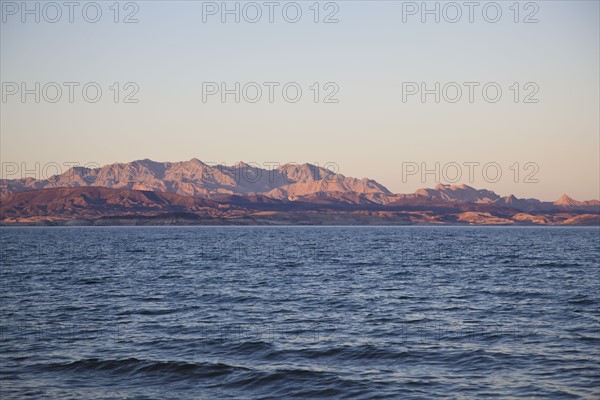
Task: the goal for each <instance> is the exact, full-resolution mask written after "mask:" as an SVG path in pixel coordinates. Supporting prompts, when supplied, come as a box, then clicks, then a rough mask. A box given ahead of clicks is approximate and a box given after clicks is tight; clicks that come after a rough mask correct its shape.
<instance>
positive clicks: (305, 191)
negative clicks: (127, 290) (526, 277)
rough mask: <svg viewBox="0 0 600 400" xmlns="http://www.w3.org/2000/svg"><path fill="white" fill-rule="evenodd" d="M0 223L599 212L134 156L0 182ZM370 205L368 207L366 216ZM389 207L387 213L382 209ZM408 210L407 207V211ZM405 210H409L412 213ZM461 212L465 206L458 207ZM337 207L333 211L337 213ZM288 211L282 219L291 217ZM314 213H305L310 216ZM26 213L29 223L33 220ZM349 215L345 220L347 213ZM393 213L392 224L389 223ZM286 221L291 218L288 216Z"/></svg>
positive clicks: (446, 188)
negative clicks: (180, 216) (179, 216)
mask: <svg viewBox="0 0 600 400" xmlns="http://www.w3.org/2000/svg"><path fill="white" fill-rule="evenodd" d="M0 200H1V205H0V221H2V223H13V222H16V221H18V220H23V221H27V220H28V219H33V220H36V221H38V220H41V219H44V218H46V219H50V220H52V219H54V220H69V219H71V220H73V219H85V220H89V219H94V218H104V217H107V216H115V215H116V216H118V215H122V216H123V215H127V216H129V217H131V216H132V215H133V216H143V215H145V216H156V215H163V214H165V213H188V214H189V215H192V214H193V215H194V216H195V218H196V217H197V218H204V219H213V220H225V219H229V218H234V219H235V218H239V217H244V218H249V217H248V216H251V215H254V214H256V213H257V212H261V213H263V214H261V215H262V217H261V218H263V217H264V215H266V214H264V213H269V212H270V213H277V216H276V217H275V216H273V215H275V214H271V219H270V221H271V222H272V221H274V220H275V219H277V218H279V219H281V218H282V216H283V214H285V213H287V214H288V215H287V216H286V218H284V219H285V220H286V221H288V222H289V221H290V218H291V214H290V213H296V214H294V218H295V217H297V216H298V215H297V213H301V214H302V213H304V214H306V213H309V212H310V213H313V214H314V213H319V214H320V216H321V217H322V219H323V221H324V223H327V218H326V217H325V216H326V215H330V219H331V220H332V221H333V220H334V219H333V217H331V215H333V214H336V217H335V220H344V218H346V220H348V213H354V214H353V217H354V216H356V215H361V217H360V218H359V223H360V221H362V220H364V219H367V220H369V221H376V222H382V221H387V222H389V223H477V224H479V223H500V224H512V223H518V224H561V223H566V222H565V221H571V222H570V223H575V224H589V223H590V221H592V223H593V221H594V218H588V217H585V218H584V217H581V215H586V214H589V215H592V216H593V215H597V214H600V202H599V201H598V200H589V201H576V200H573V199H572V198H570V197H568V196H567V195H563V196H562V197H561V198H560V199H558V200H557V201H555V202H542V201H540V200H538V199H519V198H517V197H515V196H513V195H510V196H505V197H501V196H499V195H498V194H496V193H494V192H492V191H490V190H486V189H476V188H473V187H470V186H468V185H443V184H439V185H437V186H436V187H435V188H426V189H419V190H417V191H416V192H415V193H411V194H394V193H392V192H390V191H389V190H388V189H387V188H386V187H384V186H383V185H381V184H380V183H378V182H376V181H375V180H372V179H367V178H363V179H357V178H351V177H346V176H344V175H341V174H337V173H334V172H332V171H330V170H328V169H326V168H322V167H318V166H315V165H311V164H302V165H298V164H286V165H282V166H278V167H277V168H273V169H264V168H259V167H257V166H252V165H250V164H246V163H243V162H240V163H238V164H236V165H234V166H225V165H217V166H215V165H208V164H205V163H203V162H202V161H200V160H197V159H192V160H190V161H185V162H175V163H171V162H155V161H151V160H147V159H146V160H139V161H133V162H131V163H125V164H110V165H105V166H103V167H100V168H83V167H74V168H71V169H69V170H68V171H66V172H65V173H63V174H61V175H56V176H53V177H51V178H49V179H45V180H35V179H31V178H26V179H13V180H7V179H4V180H0ZM369 213H371V214H369ZM390 213H392V214H390ZM407 213H408V214H407ZM411 213H412V214H411ZM462 213H466V214H464V215H461V214H462ZM342 214H343V215H345V216H344V217H341V216H340V215H342ZM305 217H306V215H305ZM294 218H291V221H293V220H294ZM311 218H313V219H314V215H311ZM33 220H32V221H33ZM350 220H352V219H350ZM394 221H395V222H394ZM292 223H293V222H292Z"/></svg>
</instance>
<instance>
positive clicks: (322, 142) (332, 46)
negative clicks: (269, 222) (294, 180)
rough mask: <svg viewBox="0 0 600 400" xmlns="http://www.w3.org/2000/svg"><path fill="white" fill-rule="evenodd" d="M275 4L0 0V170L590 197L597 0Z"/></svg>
mask: <svg viewBox="0 0 600 400" xmlns="http://www.w3.org/2000/svg"><path fill="white" fill-rule="evenodd" d="M249 3H250V4H249ZM275 3H276V5H275V6H273V8H272V9H270V8H269V7H270V6H267V5H265V4H266V3H265V2H264V1H258V2H235V1H229V2H227V4H226V5H225V7H227V8H228V10H235V7H238V10H239V14H238V17H239V22H236V21H235V18H236V14H235V12H234V13H230V14H227V13H222V11H223V6H224V3H222V2H221V1H219V2H202V1H169V2H167V1H138V2H120V3H117V6H115V2H114V1H98V2H78V3H77V4H78V5H77V7H75V8H74V9H73V10H72V22H70V21H69V19H70V16H69V11H70V10H69V8H67V7H66V6H64V5H63V2H62V1H61V2H56V3H53V4H52V5H47V2H41V3H40V2H27V3H26V7H27V9H28V10H35V7H38V9H39V15H38V16H39V22H36V21H35V18H36V14H35V12H34V13H29V14H28V13H27V12H24V10H23V3H22V2H21V1H19V2H10V1H9V2H7V1H4V0H3V1H2V2H1V12H2V23H1V27H0V78H1V81H2V102H1V103H0V107H1V108H0V117H1V118H0V158H1V162H2V177H4V178H14V177H20V176H22V175H23V174H25V175H27V174H29V176H31V175H32V174H35V175H36V176H38V177H46V176H45V175H52V174H53V172H52V171H58V167H57V165H58V166H60V168H64V170H66V168H67V167H68V165H70V164H69V163H77V164H80V165H89V166H95V165H103V164H107V163H113V162H128V161H133V160H137V159H145V158H149V159H152V160H156V161H183V160H189V159H191V158H198V159H200V160H202V161H205V162H212V163H218V164H222V163H226V164H234V163H236V162H238V161H245V162H247V163H256V164H258V165H266V164H268V163H273V162H277V163H281V164H285V163H304V162H308V163H313V164H315V163H316V164H319V165H325V164H328V165H330V166H331V165H335V166H336V168H337V170H338V172H340V173H342V174H344V175H346V176H353V177H357V178H363V177H368V178H372V179H375V180H377V181H378V182H380V183H382V184H383V185H385V186H386V187H387V188H389V189H390V190H392V191H393V192H399V193H409V192H413V191H414V190H416V189H418V188H422V187H434V186H436V184H437V183H452V184H460V183H464V184H468V185H471V186H475V187H478V188H487V189H490V190H493V191H495V192H496V193H498V194H500V195H508V194H515V195H516V196H517V197H536V198H540V199H543V200H555V199H557V198H558V197H560V196H561V195H562V194H563V193H567V194H569V195H570V196H572V197H573V198H575V199H578V200H587V199H598V198H600V172H599V171H600V120H599V111H598V110H599V109H600V104H599V100H600V93H599V91H600V80H599V71H600V54H599V52H600V31H599V20H600V11H599V2H598V1H594V0H592V1H538V2H519V3H517V5H516V6H515V4H514V3H515V2H513V1H507V2H505V1H500V2H495V3H494V2H477V6H476V7H475V8H474V9H472V10H470V9H469V8H468V7H466V6H464V2H462V1H461V2H456V3H452V2H450V3H449V2H435V1H429V2H427V4H426V5H425V6H426V7H427V10H434V11H435V8H436V7H437V9H438V10H439V14H438V16H439V21H438V22H436V20H435V18H436V14H435V12H434V13H429V14H427V13H424V12H423V11H424V10H423V4H424V3H422V2H420V1H419V2H402V1H337V2H327V1H323V2H318V3H316V5H315V2H314V1H298V2H283V1H281V2H275ZM36 4H37V5H36ZM236 4H237V5H236ZM284 8H285V12H284ZM84 9H85V12H84ZM98 9H99V10H100V11H101V15H98V16H97V14H96V12H97V10H98ZM298 9H299V10H300V11H301V15H298V14H296V12H297V10H298ZM484 9H485V11H484ZM117 10H118V14H117V13H116V11H117ZM257 10H260V12H261V15H260V17H259V16H258V14H257V12H256V11H257ZM270 10H272V11H273V14H272V19H273V22H270V21H269V19H270V15H269V11H270ZM316 10H318V15H317V13H316ZM427 10H425V11H427ZM498 10H499V11H500V13H501V14H497V12H498ZM58 11H59V12H60V15H59V13H58ZM470 11H472V22H470V20H469V19H470V15H469V12H470ZM517 11H518V12H517ZM459 13H460V15H459ZM223 18H224V19H225V21H224V22H223ZM115 19H116V20H117V22H115ZM315 19H316V21H317V22H315ZM515 19H516V22H515ZM95 20H96V22H93V21H95ZM125 20H127V21H128V22H127V23H126V22H125ZM254 20H256V21H257V22H253V21H254ZM52 21H56V22H52ZM136 21H137V22H136ZM293 21H296V22H293ZM325 21H327V22H325ZM336 21H337V22H336ZM494 21H496V22H494ZM36 82H37V83H39V89H36ZM65 82H67V83H68V82H71V83H68V84H65ZM236 82H239V90H237V91H236ZM265 82H267V83H268V84H265ZM269 82H270V83H269ZM465 82H466V83H467V84H465ZM436 83H437V84H438V85H439V86H436ZM84 86H85V87H86V89H85V92H84V90H83V87H84ZM57 87H58V88H59V89H60V90H61V96H60V98H59V97H58V90H59V89H57ZM257 87H258V89H257ZM284 87H285V88H286V89H285V90H284V89H283V88H284ZM436 87H439V89H437V90H436ZM484 87H485V88H486V89H485V90H484V89H483V88H484ZM97 88H100V90H101V92H102V93H101V95H100V96H96V89H97ZM297 88H300V90H301V95H300V96H297V93H298V92H297ZM23 89H25V90H29V91H30V92H31V93H29V94H25V95H24V96H22V94H23ZM223 89H224V90H225V93H229V94H225V96H224V97H223V96H222V93H223ZM498 89H499V90H500V92H498V91H497V90H498ZM70 90H72V99H69V91H70ZM258 90H260V91H261V92H260V93H261V96H260V97H258V93H259V92H258ZM270 90H272V99H269V97H270V96H269V94H271V93H269V92H270ZM227 91H229V92H227ZM459 91H460V92H459ZM471 91H472V92H471ZM236 92H237V93H236ZM25 93H27V92H25ZM117 93H118V98H116V97H115V96H116V94H117ZM317 93H318V98H317V96H316V95H317ZM423 93H425V95H424V96H423ZM36 94H37V95H39V97H40V99H39V100H40V101H39V103H36V101H35V100H36V98H35V97H36ZM236 94H237V95H238V96H239V102H236V101H235V100H236V98H235V97H236ZM459 94H460V96H459ZM517 94H518V96H517ZM86 96H87V97H86ZM436 96H437V97H439V99H438V100H439V102H436ZM470 97H471V98H470ZM70 100H72V102H71V101H70ZM115 100H116V101H115ZM271 100H272V101H271ZM15 165H16V166H18V171H17V172H15V169H14V168H15ZM36 165H37V166H38V167H36ZM49 166H50V167H49ZM27 171H29V172H27ZM423 171H425V172H426V173H425V174H423ZM9 172H10V173H9ZM63 172H64V171H63ZM9 175H10V176H9Z"/></svg>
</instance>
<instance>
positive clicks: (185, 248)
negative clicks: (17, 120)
mask: <svg viewBox="0 0 600 400" xmlns="http://www.w3.org/2000/svg"><path fill="white" fill-rule="evenodd" d="M0 238H1V247H0V255H1V269H0V281H1V284H2V291H1V295H0V328H1V331H0V397H1V398H2V399H3V400H4V399H12V398H33V399H105V398H128V399H196V398H199V399H202V398H206V399H223V398H294V397H304V398H321V397H330V398H402V399H410V398H424V399H425V398H427V399H429V398H477V399H480V398H494V397H495V398H557V399H558V398H560V399H563V398H599V397H600V302H599V297H598V293H600V265H599V262H600V230H599V229H598V228H583V227H582V228H550V227H546V228H544V227H541V228H540V227H531V228H530V227H520V228H510V227H376V228H371V227H264V228H263V227H105V228H103V227H73V228H67V227H52V228H42V227H39V228H38V227H31V228H2V229H0Z"/></svg>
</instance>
